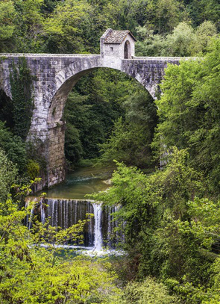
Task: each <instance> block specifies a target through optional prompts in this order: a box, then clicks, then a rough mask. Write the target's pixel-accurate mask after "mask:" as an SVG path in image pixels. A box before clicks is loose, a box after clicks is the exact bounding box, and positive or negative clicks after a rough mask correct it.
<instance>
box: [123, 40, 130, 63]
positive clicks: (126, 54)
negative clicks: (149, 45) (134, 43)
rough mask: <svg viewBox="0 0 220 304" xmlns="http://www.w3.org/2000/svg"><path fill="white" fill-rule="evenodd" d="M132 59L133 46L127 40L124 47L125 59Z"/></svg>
mask: <svg viewBox="0 0 220 304" xmlns="http://www.w3.org/2000/svg"><path fill="white" fill-rule="evenodd" d="M130 58H131V44H130V42H129V41H128V40H126V41H125V46H124V59H130Z"/></svg>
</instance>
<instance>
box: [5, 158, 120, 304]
mask: <svg viewBox="0 0 220 304" xmlns="http://www.w3.org/2000/svg"><path fill="white" fill-rule="evenodd" d="M1 159H2V157H1ZM2 161H3V162H4V160H3V159H2ZM4 165H5V164H4ZM1 168H2V166H1ZM8 172H9V170H8ZM4 173H6V174H8V173H7V171H5V172H4ZM22 189H23V190H22V193H18V195H19V196H20V195H21V194H23V195H25V194H26V191H28V192H29V191H30V189H29V187H22ZM32 207H33V204H29V207H28V208H27V209H24V210H19V209H18V202H13V201H12V200H11V199H8V200H7V201H4V202H2V201H0V257H1V259H0V301H1V302H2V303H48V304H49V303H51V304H53V303H109V302H108V298H109V294H110V293H111V294H112V295H113V296H114V294H116V295H117V292H118V289H117V288H116V287H115V285H114V279H115V275H114V273H112V272H111V271H110V273H108V267H109V266H108V264H107V263H105V261H103V262H96V261H95V260H91V259H89V258H85V257H78V258H77V257H76V258H74V259H72V260H69V259H68V258H67V259H63V258H61V257H60V255H59V249H57V247H56V245H58V244H62V243H63V242H64V241H66V240H68V239H69V238H71V239H76V238H78V237H79V234H80V232H81V231H82V229H83V225H84V222H79V223H78V224H76V225H74V226H72V227H69V228H68V229H65V230H58V231H56V229H55V228H54V227H50V226H48V225H47V224H46V225H45V226H44V225H42V224H41V223H39V222H38V221H37V220H35V219H32V220H33V228H32V230H28V228H27V227H26V226H24V225H23V223H22V222H23V219H24V217H25V216H27V215H29V216H30V211H31V208H32ZM45 239H48V240H52V243H49V244H48V247H47V248H44V247H42V246H41V245H40V244H41V243H42V241H44V242H45Z"/></svg>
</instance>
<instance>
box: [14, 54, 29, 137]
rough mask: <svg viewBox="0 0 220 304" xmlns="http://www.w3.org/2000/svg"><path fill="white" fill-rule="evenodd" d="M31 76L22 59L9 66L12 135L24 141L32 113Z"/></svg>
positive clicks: (24, 60)
mask: <svg viewBox="0 0 220 304" xmlns="http://www.w3.org/2000/svg"><path fill="white" fill-rule="evenodd" d="M32 80H33V76H32V75H31V73H30V69H29V68H28V66H27V61H26V59H25V58H24V57H21V58H19V60H18V63H17V64H16V63H15V62H13V63H12V64H11V71H10V85H11V94H12V100H13V103H12V119H13V133H14V134H15V135H19V136H20V137H21V138H22V139H23V140H25V139H26V137H27V134H28V131H29V128H30V125H31V117H32V111H33V100H32V96H31V89H32Z"/></svg>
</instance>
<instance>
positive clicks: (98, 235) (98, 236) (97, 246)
mask: <svg viewBox="0 0 220 304" xmlns="http://www.w3.org/2000/svg"><path fill="white" fill-rule="evenodd" d="M92 205H93V209H94V218H95V228H94V230H95V235H94V237H95V241H94V250H95V251H101V250H102V230H101V216H102V204H101V203H99V204H97V203H93V204H92Z"/></svg>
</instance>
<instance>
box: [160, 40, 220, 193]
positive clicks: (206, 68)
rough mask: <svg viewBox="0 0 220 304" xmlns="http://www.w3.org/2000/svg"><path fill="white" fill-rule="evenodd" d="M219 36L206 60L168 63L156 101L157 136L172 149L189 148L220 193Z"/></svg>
mask: <svg viewBox="0 0 220 304" xmlns="http://www.w3.org/2000/svg"><path fill="white" fill-rule="evenodd" d="M218 67H219V39H217V40H214V42H213V44H212V48H211V50H210V53H208V54H207V55H206V56H205V58H204V59H201V60H199V61H198V60H192V61H185V62H182V63H181V64H180V66H179V67H178V66H169V67H168V69H167V70H166V75H165V81H164V83H163V86H162V87H163V88H162V90H163V95H162V96H161V99H160V100H158V101H156V103H157V106H158V109H159V110H158V114H159V117H160V123H159V125H158V134H157V136H156V139H155V143H156V144H157V146H158V147H159V146H160V143H161V138H163V142H164V144H165V145H166V147H167V148H168V149H169V147H170V146H173V145H174V144H175V145H177V147H179V148H188V149H189V152H190V157H191V160H192V163H193V165H194V166H195V167H196V168H197V169H200V170H202V171H203V172H204V173H205V174H206V176H209V178H210V179H209V181H210V186H211V187H215V191H217V192H219V190H218V189H219V153H218V150H219V114H218V113H219V96H218V93H217V87H218V86H219V76H218V73H219V72H218Z"/></svg>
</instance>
